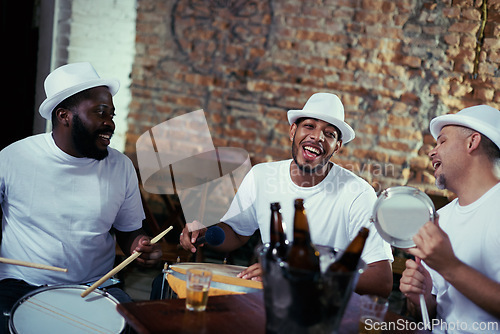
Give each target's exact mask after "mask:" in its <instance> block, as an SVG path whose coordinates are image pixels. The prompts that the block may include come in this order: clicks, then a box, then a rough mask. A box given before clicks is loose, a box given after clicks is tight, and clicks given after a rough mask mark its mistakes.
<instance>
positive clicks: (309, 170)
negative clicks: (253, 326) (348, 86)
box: [180, 93, 392, 297]
mask: <svg viewBox="0 0 500 334" xmlns="http://www.w3.org/2000/svg"><path fill="white" fill-rule="evenodd" d="M288 120H289V123H290V141H291V142H292V157H293V159H290V160H285V161H278V162H271V163H263V164H259V165H256V166H254V167H253V168H252V170H251V171H250V172H249V173H248V174H247V176H246V177H245V179H244V180H243V182H242V184H241V186H240V188H239V189H238V193H237V194H236V197H235V198H234V200H233V202H232V204H231V207H230V208H229V210H228V212H227V213H226V214H225V216H224V217H223V218H222V219H221V223H219V226H220V227H221V228H222V229H223V230H224V232H225V235H226V237H225V240H224V242H223V244H222V245H220V246H217V247H214V249H215V250H219V251H223V252H228V251H232V250H234V249H237V248H239V247H241V246H242V245H244V244H245V243H246V242H247V241H248V240H249V238H250V237H251V236H252V234H253V233H254V232H255V230H257V229H260V232H261V236H262V241H263V242H264V243H266V242H269V222H270V214H271V212H270V203H272V202H280V204H281V208H282V210H281V211H282V215H283V219H284V222H285V224H286V229H287V234H288V237H289V238H290V237H291V236H293V215H294V207H293V201H294V200H295V199H296V198H303V199H304V200H305V206H306V210H307V215H308V220H309V225H310V227H309V228H310V231H311V238H312V241H313V243H315V244H319V245H325V246H330V247H337V248H340V249H342V248H345V247H347V245H348V244H349V243H350V241H351V240H352V239H353V238H354V237H355V236H356V235H357V233H358V231H359V230H360V228H361V227H362V226H366V227H368V226H369V225H371V226H369V227H370V232H371V233H370V236H369V238H368V240H367V242H366V246H365V249H364V251H363V255H362V259H363V260H364V261H365V262H366V263H367V268H366V270H365V272H364V273H363V274H362V275H361V277H360V279H359V283H358V285H357V288H356V291H357V292H359V293H370V294H378V295H381V296H385V297H387V296H388V295H389V293H390V291H391V289H392V271H391V265H390V261H392V253H391V248H390V246H389V245H388V244H387V243H386V242H384V241H383V240H382V238H381V237H380V236H379V235H378V233H377V231H376V229H375V228H374V226H373V224H370V217H371V215H372V210H373V206H374V203H375V201H376V199H377V198H376V194H375V191H374V189H373V188H372V187H371V186H370V185H369V184H368V183H367V182H365V181H364V180H362V179H361V178H359V177H357V176H356V175H354V174H353V173H351V172H349V171H347V170H346V169H344V168H341V167H340V166H337V165H335V164H334V163H332V162H331V161H330V158H331V157H332V156H333V155H334V154H335V153H337V152H338V151H339V150H340V148H341V147H342V144H343V143H347V142H349V141H350V140H352V139H354V136H355V134H354V130H353V129H352V128H351V127H350V126H349V125H348V124H347V123H345V122H344V107H343V105H342V102H341V101H340V99H339V98H338V97H337V96H336V95H334V94H329V93H317V94H314V95H312V96H311V97H310V99H309V100H308V101H307V103H306V105H305V106H304V108H303V110H290V111H288ZM240 205H241V206H242V207H243V208H242V210H240ZM191 230H192V231H193V232H192V233H190V232H189V229H188V227H187V226H186V228H184V230H183V232H182V234H181V237H180V243H181V245H182V246H183V247H184V248H185V249H186V250H191V251H192V252H195V251H196V247H195V246H194V245H193V244H194V243H195V241H196V239H197V238H198V237H199V235H200V231H199V230H194V229H193V228H192V229H191ZM261 274H262V271H261V268H260V265H259V264H258V263H257V264H254V265H252V266H250V267H249V268H247V269H246V270H245V271H243V272H242V273H240V274H239V276H240V277H242V278H245V279H257V280H259V279H260V276H261Z"/></svg>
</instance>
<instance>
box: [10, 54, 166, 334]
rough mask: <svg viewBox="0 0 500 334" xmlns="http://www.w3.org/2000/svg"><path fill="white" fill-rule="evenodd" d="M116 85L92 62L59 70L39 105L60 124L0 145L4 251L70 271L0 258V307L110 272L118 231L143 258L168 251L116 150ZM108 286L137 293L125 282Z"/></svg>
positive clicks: (131, 170) (119, 296)
mask: <svg viewBox="0 0 500 334" xmlns="http://www.w3.org/2000/svg"><path fill="white" fill-rule="evenodd" d="M118 88H119V82H118V81H117V80H112V79H102V78H100V77H99V75H98V74H97V73H96V71H95V70H94V68H93V67H92V65H91V64H90V63H74V64H68V65H64V66H61V67H59V68H57V69H56V70H54V71H53V72H52V73H50V74H49V75H48V76H47V78H46V80H45V92H46V94H47V98H46V99H45V100H44V101H43V103H42V104H41V105H40V108H39V112H40V114H41V115H42V116H43V117H44V118H45V119H47V120H49V121H52V127H53V131H52V132H51V133H45V134H40V135H35V136H31V137H28V138H25V139H23V140H20V141H18V142H15V143H13V144H11V145H10V146H8V147H6V148H5V149H3V150H2V151H1V152H0V204H1V208H2V212H3V218H2V241H1V246H0V247H1V248H0V256H1V257H5V258H11V259H15V260H24V261H28V262H33V263H40V264H46V265H51V266H56V267H63V268H67V269H68V272H67V273H64V272H56V271H49V270H40V269H34V268H28V267H22V266H16V265H10V264H4V263H0V311H2V312H5V311H10V307H12V305H13V304H14V303H15V302H16V301H17V300H18V299H19V298H21V297H22V296H23V295H24V294H25V293H27V292H29V291H31V290H33V289H36V288H37V287H39V286H42V285H56V284H81V283H86V282H92V281H95V280H97V279H99V278H101V277H102V276H104V275H105V274H106V273H107V272H108V271H109V270H111V269H112V267H113V264H114V259H115V251H114V250H115V241H114V238H113V236H112V235H111V234H110V231H111V229H112V228H113V229H114V230H115V231H116V237H117V240H118V242H119V244H120V246H121V247H122V250H123V251H124V252H125V253H131V252H134V251H140V252H143V254H142V255H141V257H140V258H139V259H138V261H139V262H141V263H143V264H153V263H156V262H157V261H159V259H160V257H161V250H160V249H158V246H156V245H155V246H152V245H151V244H150V238H149V237H148V236H146V235H145V233H143V231H142V220H143V219H144V211H143V208H142V203H141V198H140V193H139V188H138V182H137V176H136V173H135V169H134V166H133V165H132V162H131V161H130V160H129V159H128V158H127V157H126V156H125V155H123V154H122V153H120V152H118V151H117V150H115V149H112V148H110V147H108V145H109V143H110V139H111V136H112V135H113V131H114V129H115V124H114V122H113V116H114V113H115V108H114V105H113V98H112V96H113V95H114V94H116V92H117V91H118ZM113 291H114V292H113ZM110 293H111V294H115V297H117V299H119V300H120V299H121V300H127V299H129V298H128V296H126V295H125V293H124V292H122V291H120V290H117V289H114V290H113V289H110ZM2 318H3V321H5V317H3V316H2ZM3 325H4V324H0V326H3ZM2 329H4V330H5V327H1V328H0V330H2Z"/></svg>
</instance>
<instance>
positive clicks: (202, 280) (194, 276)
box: [186, 268, 212, 311]
mask: <svg viewBox="0 0 500 334" xmlns="http://www.w3.org/2000/svg"><path fill="white" fill-rule="evenodd" d="M186 279H187V281H186V309H188V310H189V311H205V309H206V308H207V301H208V289H210V282H211V280H212V272H211V271H210V270H207V269H195V268H192V269H189V270H188V271H187V278H186Z"/></svg>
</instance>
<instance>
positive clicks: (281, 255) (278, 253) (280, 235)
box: [268, 202, 288, 260]
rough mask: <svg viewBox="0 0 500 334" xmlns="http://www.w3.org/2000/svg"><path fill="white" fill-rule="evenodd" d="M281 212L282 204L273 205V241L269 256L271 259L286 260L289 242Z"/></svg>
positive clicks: (270, 244) (271, 241)
mask: <svg viewBox="0 0 500 334" xmlns="http://www.w3.org/2000/svg"><path fill="white" fill-rule="evenodd" d="M280 210H281V205H280V203H278V202H275V203H271V228H270V231H271V239H270V243H269V250H268V255H269V257H274V258H276V259H281V260H284V259H285V258H286V255H287V251H288V241H287V239H286V235H285V231H284V230H283V218H282V216H281V211H280Z"/></svg>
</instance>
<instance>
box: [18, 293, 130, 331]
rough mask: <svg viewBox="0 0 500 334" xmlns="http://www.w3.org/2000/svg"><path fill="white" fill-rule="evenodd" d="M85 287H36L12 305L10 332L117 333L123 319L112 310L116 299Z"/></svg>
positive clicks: (121, 328)
mask: <svg viewBox="0 0 500 334" xmlns="http://www.w3.org/2000/svg"><path fill="white" fill-rule="evenodd" d="M87 288H88V286H84V285H59V286H51V287H44V288H40V289H37V290H35V291H33V292H31V293H29V294H27V295H25V296H24V297H23V298H21V299H20V300H19V301H18V302H17V303H16V304H15V305H14V307H13V308H12V311H11V314H10V320H9V329H10V331H11V333H19V334H27V333H71V334H75V333H120V332H122V331H123V330H124V328H125V319H124V318H123V317H122V316H121V315H120V314H119V313H118V311H117V310H116V305H117V304H118V301H117V300H116V299H115V298H113V297H112V296H110V295H109V294H108V293H106V292H103V291H100V290H94V291H93V292H91V293H90V294H89V295H88V296H87V297H85V298H82V297H81V296H80V294H81V293H82V292H83V291H85V290H86V289H87Z"/></svg>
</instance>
